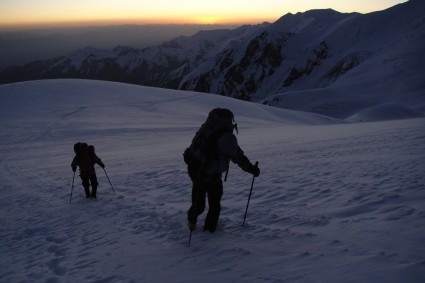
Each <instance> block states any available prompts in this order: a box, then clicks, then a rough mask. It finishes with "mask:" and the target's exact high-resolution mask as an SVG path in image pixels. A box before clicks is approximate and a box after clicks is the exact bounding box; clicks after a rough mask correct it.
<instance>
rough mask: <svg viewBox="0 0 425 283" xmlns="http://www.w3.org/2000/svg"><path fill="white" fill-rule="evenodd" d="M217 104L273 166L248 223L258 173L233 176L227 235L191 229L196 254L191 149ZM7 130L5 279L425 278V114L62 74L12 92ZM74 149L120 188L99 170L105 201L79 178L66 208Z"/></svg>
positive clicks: (2, 135) (4, 117)
mask: <svg viewBox="0 0 425 283" xmlns="http://www.w3.org/2000/svg"><path fill="white" fill-rule="evenodd" d="M217 106H220V107H228V108H230V109H231V110H233V111H234V113H235V115H236V119H237V122H238V123H239V129H240V131H239V132H240V133H239V136H238V140H239V143H240V145H241V147H242V148H243V149H244V151H245V152H246V154H247V155H248V156H249V158H250V159H251V161H252V162H254V161H259V163H260V168H261V170H262V171H261V175H260V177H258V178H257V179H256V180H255V184H254V190H253V195H252V198H251V202H250V207H249V211H248V217H247V222H246V225H245V227H241V224H242V220H243V214H244V211H245V206H246V201H247V197H248V193H249V187H250V184H251V176H250V175H249V174H247V173H244V172H243V171H241V170H240V169H239V168H237V167H236V166H232V167H231V169H230V173H229V179H228V181H227V182H226V183H225V184H224V191H225V192H224V197H223V201H222V205H223V210H222V215H221V218H220V221H219V227H218V231H217V232H216V233H214V234H210V233H204V232H201V231H196V232H194V233H193V237H192V244H191V246H190V247H188V246H187V241H188V236H189V232H188V229H187V227H186V211H187V209H188V207H189V202H190V190H191V189H190V181H189V178H188V177H187V175H186V172H185V171H186V170H185V165H184V163H183V160H182V155H181V154H182V151H183V149H184V148H185V147H186V146H187V145H188V144H189V142H190V140H191V139H192V137H193V135H194V133H195V131H196V130H197V129H198V127H199V126H200V125H201V123H202V122H203V121H204V119H205V118H206V115H207V113H208V111H209V110H211V109H212V108H214V107H217ZM383 112H385V111H383ZM379 113H382V112H381V110H379V111H377V112H375V115H378V114H379ZM369 114H370V113H369ZM403 118H404V117H403ZM0 129H1V131H0V166H1V167H0V169H1V170H0V184H1V185H0V215H1V218H0V219H1V220H0V221H1V222H0V238H1V243H2V245H1V246H0V281H1V282H197V281H202V282H423V280H424V278H425V248H424V245H423V243H424V240H425V207H424V205H423V204H424V200H425V177H424V172H425V171H424V169H425V168H424V167H425V166H424V165H425V134H424V133H425V119H423V118H419V119H409V120H406V119H405V120H395V121H389V122H388V121H387V122H373V123H353V124H348V123H346V122H342V121H338V120H335V119H330V118H327V117H324V116H319V115H314V114H307V113H302V112H296V111H289V110H279V109H274V108H271V107H268V106H264V105H259V104H253V103H248V102H243V101H238V100H234V99H230V98H226V97H220V96H215V95H205V94H202V95H201V94H198V93H190V92H180V91H171V90H159V89H154V88H147V87H140V86H134V85H125V84H118V83H107V82H96V81H82V80H53V81H34V82H26V83H18V84H9V85H1V86H0ZM77 141H87V142H89V143H90V144H94V145H95V146H96V149H97V153H98V155H99V156H100V157H101V158H102V160H103V162H104V163H105V164H106V170H107V173H108V175H109V177H110V179H111V181H112V184H113V185H114V187H115V190H116V191H117V193H116V194H114V193H113V191H112V189H111V188H110V186H109V183H108V181H107V179H106V177H105V174H104V172H103V171H102V170H101V169H100V168H99V167H98V170H97V174H98V178H99V182H100V187H99V192H98V200H97V201H93V200H86V199H85V198H84V194H83V190H82V187H81V184H80V180H79V178H78V176H76V178H75V185H74V191H73V198H72V203H71V204H70V203H69V197H70V191H71V182H72V171H71V167H70V163H71V160H72V158H73V144H74V143H75V142H77ZM204 217H205V215H203V216H202V217H201V218H200V221H203V219H204Z"/></svg>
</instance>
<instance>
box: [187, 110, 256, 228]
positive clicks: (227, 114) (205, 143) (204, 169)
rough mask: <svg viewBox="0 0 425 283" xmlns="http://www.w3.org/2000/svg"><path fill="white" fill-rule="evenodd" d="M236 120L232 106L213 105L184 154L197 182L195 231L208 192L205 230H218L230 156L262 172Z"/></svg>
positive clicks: (194, 188) (244, 167)
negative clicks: (245, 147)
mask: <svg viewBox="0 0 425 283" xmlns="http://www.w3.org/2000/svg"><path fill="white" fill-rule="evenodd" d="M233 122H234V118H233V113H232V112H231V111H230V110H228V109H220V108H216V109H213V110H212V111H211V112H210V113H209V115H208V119H207V121H206V122H205V123H204V124H203V125H202V126H201V128H200V130H199V131H198V132H197V133H196V135H195V137H194V139H193V141H192V144H191V145H190V147H189V148H187V149H186V150H185V152H184V154H183V155H184V159H185V162H186V164H187V165H188V173H189V176H190V178H191V180H192V182H193V186H192V205H191V207H190V208H189V211H188V213H187V214H188V226H189V229H190V230H191V231H193V230H195V228H196V222H197V219H198V216H199V215H200V214H202V213H203V211H204V210H205V201H206V197H207V196H208V206H209V210H208V213H207V217H206V219H205V224H204V231H209V232H211V233H212V232H214V231H215V230H216V228H217V222H218V219H219V216H220V211H221V205H220V202H221V198H222V196H223V183H222V180H221V177H222V173H223V172H225V171H227V170H228V168H229V161H230V160H231V161H232V162H233V163H236V164H237V165H238V166H239V167H240V168H241V169H242V170H244V171H246V172H249V173H251V174H253V175H254V176H256V177H257V176H259V175H260V169H259V168H258V167H257V166H254V165H253V164H252V163H251V162H250V161H249V159H248V158H247V157H246V156H245V154H244V152H243V151H242V149H241V148H240V147H239V145H238V142H237V139H236V136H235V135H234V134H233V129H234V128H235V127H236V124H233Z"/></svg>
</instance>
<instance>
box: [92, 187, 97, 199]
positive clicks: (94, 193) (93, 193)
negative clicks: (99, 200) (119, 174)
mask: <svg viewBox="0 0 425 283" xmlns="http://www.w3.org/2000/svg"><path fill="white" fill-rule="evenodd" d="M96 192H97V186H93V188H92V191H91V197H92V198H96Z"/></svg>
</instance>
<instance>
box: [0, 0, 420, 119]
mask: <svg viewBox="0 0 425 283" xmlns="http://www.w3.org/2000/svg"><path fill="white" fill-rule="evenodd" d="M406 14H408V15H409V17H406ZM423 14H425V5H424V3H421V2H420V1H409V2H406V3H403V4H399V5H396V6H394V7H391V8H389V9H387V10H384V11H379V12H374V13H369V14H358V13H339V12H337V11H334V10H332V9H323V10H310V11H307V12H304V13H297V14H286V15H284V16H282V17H281V18H280V19H278V20H277V21H276V22H274V23H271V24H270V23H263V24H259V25H255V26H241V27H239V28H237V29H231V30H229V29H223V30H214V31H201V32H198V33H196V34H195V35H193V36H191V37H187V36H180V37H177V38H174V39H172V40H170V41H167V42H164V43H163V44H162V45H159V46H154V47H149V48H145V49H134V48H131V47H116V48H114V49H112V50H97V49H91V48H85V49H81V50H78V51H76V52H74V53H72V54H70V55H69V56H61V57H57V58H54V59H51V60H48V61H39V62H33V63H31V64H28V65H26V66H24V67H15V68H10V69H8V70H6V71H5V72H3V73H1V74H0V82H1V83H8V82H14V81H21V80H32V79H47V78H83V79H100V80H110V81H118V82H126V83H132V84H139V85H145V86H153V87H160V88H171V89H181V90H191V91H198V92H206V93H214V94H219V95H225V96H230V97H235V98H238V99H243V100H249V101H254V102H259V103H264V104H269V105H272V106H277V107H282V108H290V109H295V110H302V111H311V112H317V113H320V114H325V115H330V116H334V117H337V118H347V117H349V116H352V115H354V114H355V113H357V112H359V111H363V110H365V109H367V108H370V107H375V106H377V105H379V104H385V103H387V104H388V103H399V102H401V101H402V104H403V105H402V106H403V107H407V108H411V110H413V111H419V112H422V113H425V98H424V97H423V95H422V96H421V95H420V93H421V92H423V91H424V89H425V87H424V85H425V82H424V79H423V78H421V77H420V74H421V66H422V65H423V64H425V57H424V55H423V54H422V53H423V52H422V51H421V50H423V49H424V48H425V40H424V35H425V25H424V22H425V20H424V17H423V16H422V15H423ZM394 78H397V79H396V80H394ZM387 82H389V83H388V84H387ZM360 86H361V87H360ZM311 92H315V93H323V92H326V95H327V97H328V98H329V101H328V103H326V105H315V104H314V101H308V100H306V99H305V97H309V95H307V94H306V93H311ZM362 92H364V93H365V95H366V96H369V95H370V96H376V98H375V99H369V98H368V99H367V100H368V101H365V100H364V95H363V94H359V93H362ZM334 93H337V94H338V95H339V96H347V97H348V100H349V101H347V103H346V104H347V105H350V106H351V108H349V109H345V108H344V107H343V108H344V109H345V110H344V111H339V110H338V109H333V108H332V107H331V108H329V105H331V104H333V105H335V106H334V107H339V106H338V105H340V104H341V103H343V102H341V99H340V97H335V94H334ZM418 96H420V97H418ZM353 99H354V100H355V101H356V103H355V104H353V103H351V100H353ZM297 100H301V101H303V103H304V104H303V105H299V104H300V103H298V102H297ZM372 100H375V101H374V102H373V103H372V102H371V101H372ZM288 101H289V102H288ZM321 101H322V100H321ZM322 102H323V101H322ZM353 105H357V107H353ZM294 107H295V108H294Z"/></svg>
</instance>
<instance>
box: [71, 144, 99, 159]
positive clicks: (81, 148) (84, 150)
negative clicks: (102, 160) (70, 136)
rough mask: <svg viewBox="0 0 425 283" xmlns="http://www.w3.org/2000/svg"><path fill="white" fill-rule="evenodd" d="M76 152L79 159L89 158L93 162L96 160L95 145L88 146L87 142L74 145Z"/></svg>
mask: <svg viewBox="0 0 425 283" xmlns="http://www.w3.org/2000/svg"><path fill="white" fill-rule="evenodd" d="M74 152H75V155H76V156H77V158H78V159H81V157H82V156H88V157H89V158H90V159H91V160H94V158H95V156H96V154H95V151H94V146H93V145H88V144H87V143H85V142H77V143H76V144H74Z"/></svg>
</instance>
